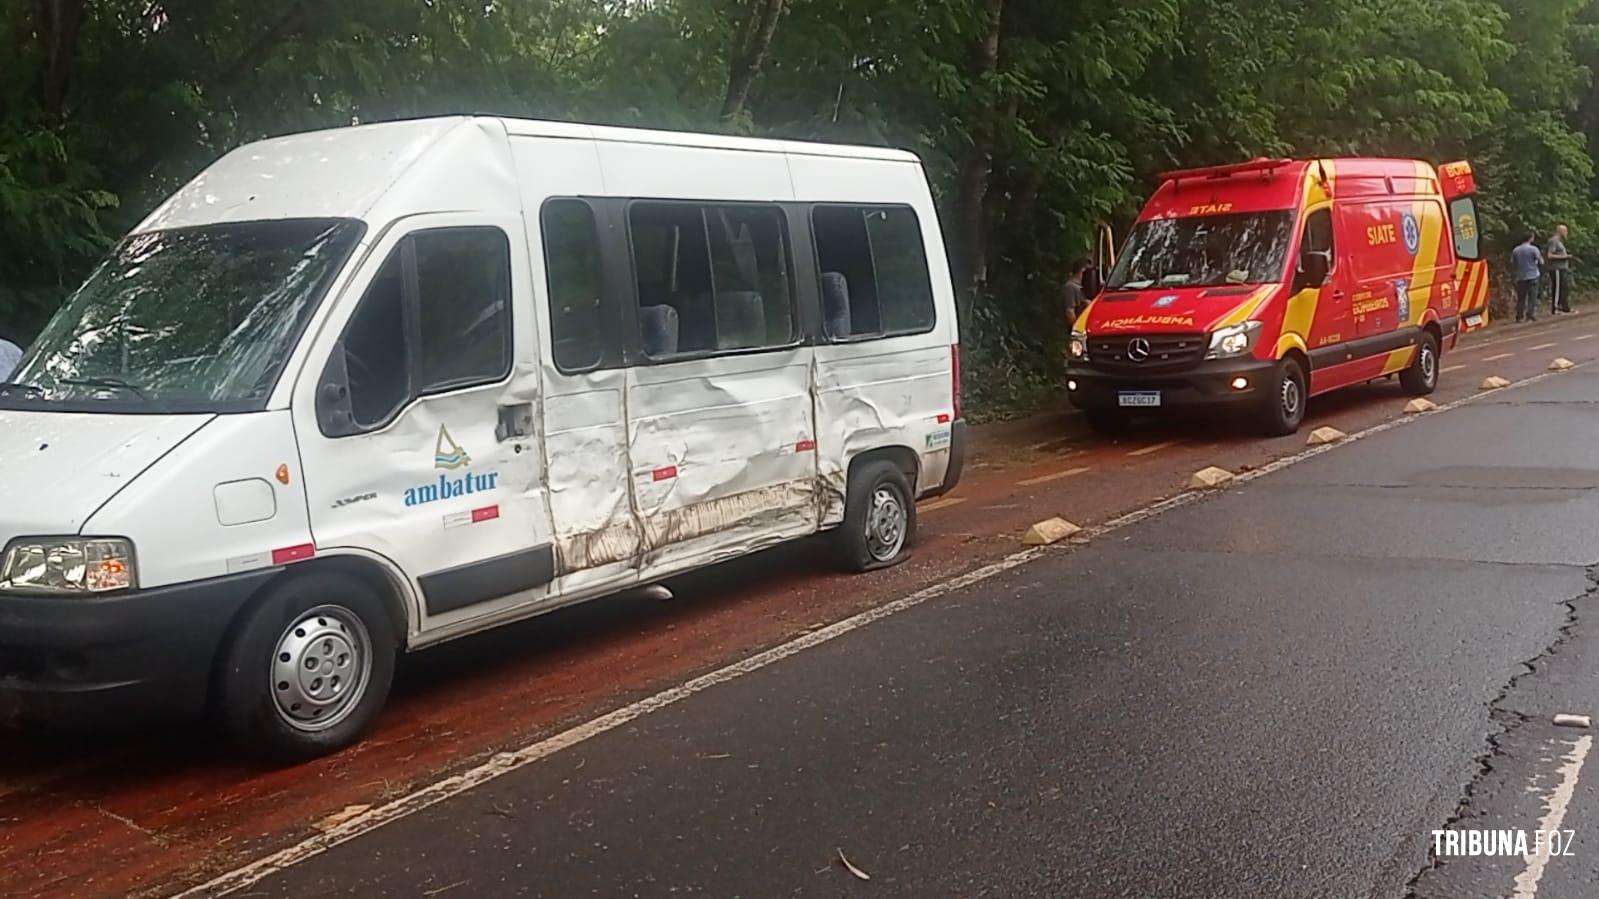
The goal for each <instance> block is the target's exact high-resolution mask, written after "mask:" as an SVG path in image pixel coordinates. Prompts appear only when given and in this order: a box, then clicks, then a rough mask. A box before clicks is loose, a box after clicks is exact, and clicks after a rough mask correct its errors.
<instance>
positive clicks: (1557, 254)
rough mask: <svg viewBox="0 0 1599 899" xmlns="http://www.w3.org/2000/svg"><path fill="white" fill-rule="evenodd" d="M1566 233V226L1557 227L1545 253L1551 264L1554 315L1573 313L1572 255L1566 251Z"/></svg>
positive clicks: (1551, 294) (1551, 293) (1551, 303)
mask: <svg viewBox="0 0 1599 899" xmlns="http://www.w3.org/2000/svg"><path fill="white" fill-rule="evenodd" d="M1566 233H1567V232H1566V226H1565V225H1556V226H1555V234H1554V236H1553V237H1551V238H1549V249H1548V250H1547V251H1546V252H1545V253H1544V258H1545V259H1546V260H1548V262H1549V311H1550V312H1551V313H1553V314H1554V315H1565V314H1566V313H1568V312H1570V311H1571V254H1570V253H1568V252H1567V251H1566Z"/></svg>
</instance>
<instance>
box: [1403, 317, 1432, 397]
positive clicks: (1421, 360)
mask: <svg viewBox="0 0 1599 899" xmlns="http://www.w3.org/2000/svg"><path fill="white" fill-rule="evenodd" d="M1399 386H1400V387H1403V388H1404V390H1405V392H1406V393H1408V394H1410V395H1412V396H1426V395H1427V394H1429V393H1432V392H1433V391H1434V390H1437V389H1438V338H1437V337H1434V336H1433V334H1432V332H1431V331H1424V332H1422V338H1421V345H1420V346H1418V347H1417V348H1416V361H1414V362H1412V363H1410V367H1409V368H1407V369H1405V370H1404V371H1402V372H1400V373H1399Z"/></svg>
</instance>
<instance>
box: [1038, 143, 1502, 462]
mask: <svg viewBox="0 0 1599 899" xmlns="http://www.w3.org/2000/svg"><path fill="white" fill-rule="evenodd" d="M1475 192H1476V184H1475V181H1474V179H1473V177H1472V173H1471V166H1470V165H1469V164H1468V163H1464V162H1456V163H1451V164H1449V165H1445V166H1443V167H1441V168H1439V169H1436V170H1435V169H1434V168H1433V167H1432V166H1431V165H1429V164H1427V163H1425V162H1416V161H1412V160H1400V159H1312V160H1290V159H1257V160H1254V161H1252V162H1246V163H1240V164H1237V165H1227V166H1219V167H1216V168H1207V169H1195V170H1191V171H1183V172H1175V173H1172V174H1169V175H1166V176H1164V178H1163V183H1162V184H1161V186H1160V189H1159V190H1157V191H1156V192H1155V195H1154V196H1153V197H1152V198H1151V199H1150V201H1149V203H1148V205H1146V206H1145V207H1144V211H1143V212H1142V214H1140V216H1139V218H1138V223H1137V225H1136V226H1135V227H1134V228H1133V231H1132V234H1131V235H1130V236H1129V237H1128V239H1127V242H1126V244H1125V246H1123V247H1122V248H1121V253H1120V254H1119V256H1118V258H1117V261H1116V264H1115V266H1114V268H1113V269H1112V270H1111V272H1110V275H1109V276H1108V277H1107V278H1106V280H1105V286H1104V289H1103V290H1102V291H1101V292H1100V293H1099V295H1098V296H1097V297H1096V298H1095V299H1094V301H1093V302H1092V303H1091V304H1090V305H1089V306H1088V308H1087V310H1085V311H1084V312H1083V314H1082V315H1081V316H1080V317H1079V318H1078V319H1077V321H1076V322H1075V323H1074V325H1073V327H1072V335H1071V344H1070V349H1069V354H1070V358H1069V361H1068V364H1067V388H1068V394H1069V396H1070V397H1071V402H1072V404H1073V405H1075V406H1077V407H1078V408H1080V409H1082V410H1083V411H1084V413H1086V415H1087V416H1088V420H1089V422H1090V424H1092V425H1093V426H1094V427H1095V428H1096V429H1099V430H1102V431H1116V430H1119V429H1120V428H1122V427H1123V426H1124V425H1125V424H1126V423H1127V421H1128V419H1129V418H1130V417H1132V416H1134V415H1140V414H1143V415H1147V414H1159V413H1161V412H1163V411H1167V410H1172V409H1183V408H1196V407H1199V408H1207V409H1236V410H1240V411H1243V412H1246V413H1248V414H1251V415H1252V416H1253V417H1254V418H1255V419H1256V421H1258V422H1259V424H1260V426H1261V427H1262V428H1263V429H1264V430H1265V431H1266V432H1267V433H1270V434H1288V433H1292V432H1293V431H1295V430H1297V429H1298V428H1299V424H1300V422H1301V421H1302V420H1303V419H1304V415H1305V402H1306V400H1307V399H1308V398H1309V397H1312V396H1315V395H1317V394H1322V393H1326V392H1327V391H1330V390H1336V389H1338V388H1340V387H1346V386H1349V385H1351V384H1362V383H1366V382H1369V381H1373V380H1376V379H1378V378H1382V377H1385V376H1389V375H1397V376H1398V379H1399V381H1400V383H1401V385H1402V386H1403V388H1404V389H1405V390H1406V391H1407V392H1409V393H1412V394H1417V395H1421V394H1427V393H1431V392H1432V391H1433V389H1434V388H1436V386H1437V384H1438V373H1439V367H1440V363H1439V358H1440V355H1441V353H1442V352H1443V351H1444V350H1445V349H1452V348H1453V347H1454V344H1455V341H1456V340H1457V339H1458V336H1459V334H1460V333H1461V332H1463V331H1471V330H1475V329H1477V328H1481V327H1483V326H1485V325H1486V324H1487V323H1488V267H1487V263H1486V262H1484V261H1483V259H1482V257H1481V254H1480V252H1479V248H1478V227H1477V214H1476V209H1475V205H1474V202H1473V195H1474V194H1475Z"/></svg>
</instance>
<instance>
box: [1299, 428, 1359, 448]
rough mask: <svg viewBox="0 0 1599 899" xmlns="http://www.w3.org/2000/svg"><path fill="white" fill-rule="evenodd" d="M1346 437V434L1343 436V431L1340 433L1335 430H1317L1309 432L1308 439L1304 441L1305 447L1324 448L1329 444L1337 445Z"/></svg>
mask: <svg viewBox="0 0 1599 899" xmlns="http://www.w3.org/2000/svg"><path fill="white" fill-rule="evenodd" d="M1348 436H1349V435H1348V434H1345V433H1344V432H1343V431H1340V430H1338V429H1337V428H1317V429H1316V430H1314V431H1311V432H1310V439H1309V440H1306V441H1305V445H1306V446H1325V445H1326V444H1329V443H1337V442H1338V441H1340V440H1342V439H1344V438H1345V437H1348Z"/></svg>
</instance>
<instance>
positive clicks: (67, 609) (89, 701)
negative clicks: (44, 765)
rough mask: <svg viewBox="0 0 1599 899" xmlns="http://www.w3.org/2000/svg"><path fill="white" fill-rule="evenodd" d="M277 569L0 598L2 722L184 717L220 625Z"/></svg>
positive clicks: (211, 664)
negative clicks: (123, 588) (87, 592)
mask: <svg viewBox="0 0 1599 899" xmlns="http://www.w3.org/2000/svg"><path fill="white" fill-rule="evenodd" d="M276 573H277V570H276V569H267V570H262V571H253V572H250V573H248V574H242V575H233V576H229V577H224V578H217V579H214V580H206V581H196V582H193V583H188V584H178V585H175V586H170V587H158V588H154V589H150V590H139V591H135V592H132V593H124V594H117V595H112V596H101V597H92V598H70V597H48V596H46V597H41V596H29V595H22V594H14V593H0V722H6V723H15V722H40V723H46V724H53V725H61V726H67V727H92V726H97V725H102V724H117V723H126V722H131V721H141V722H143V721H152V720H165V719H176V718H184V717H192V716H194V715H196V714H198V713H199V712H200V711H202V710H203V709H204V707H205V702H206V697H207V694H208V692H209V688H210V681H211V673H212V671H213V670H214V668H215V662H216V655H217V651H218V649H219V648H220V647H221V645H222V641H223V639H224V637H225V636H226V635H227V631H228V626H229V625H230V624H231V623H232V621H233V619H234V616H235V615H236V614H237V613H238V612H239V610H240V609H241V608H243V606H244V604H245V603H246V602H247V601H248V600H249V599H250V597H251V596H252V595H254V594H255V592H256V591H257V590H258V589H260V587H261V586H262V585H263V584H265V583H266V582H267V581H268V580H270V579H271V578H272V577H273V576H274V575H275V574H276Z"/></svg>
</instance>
